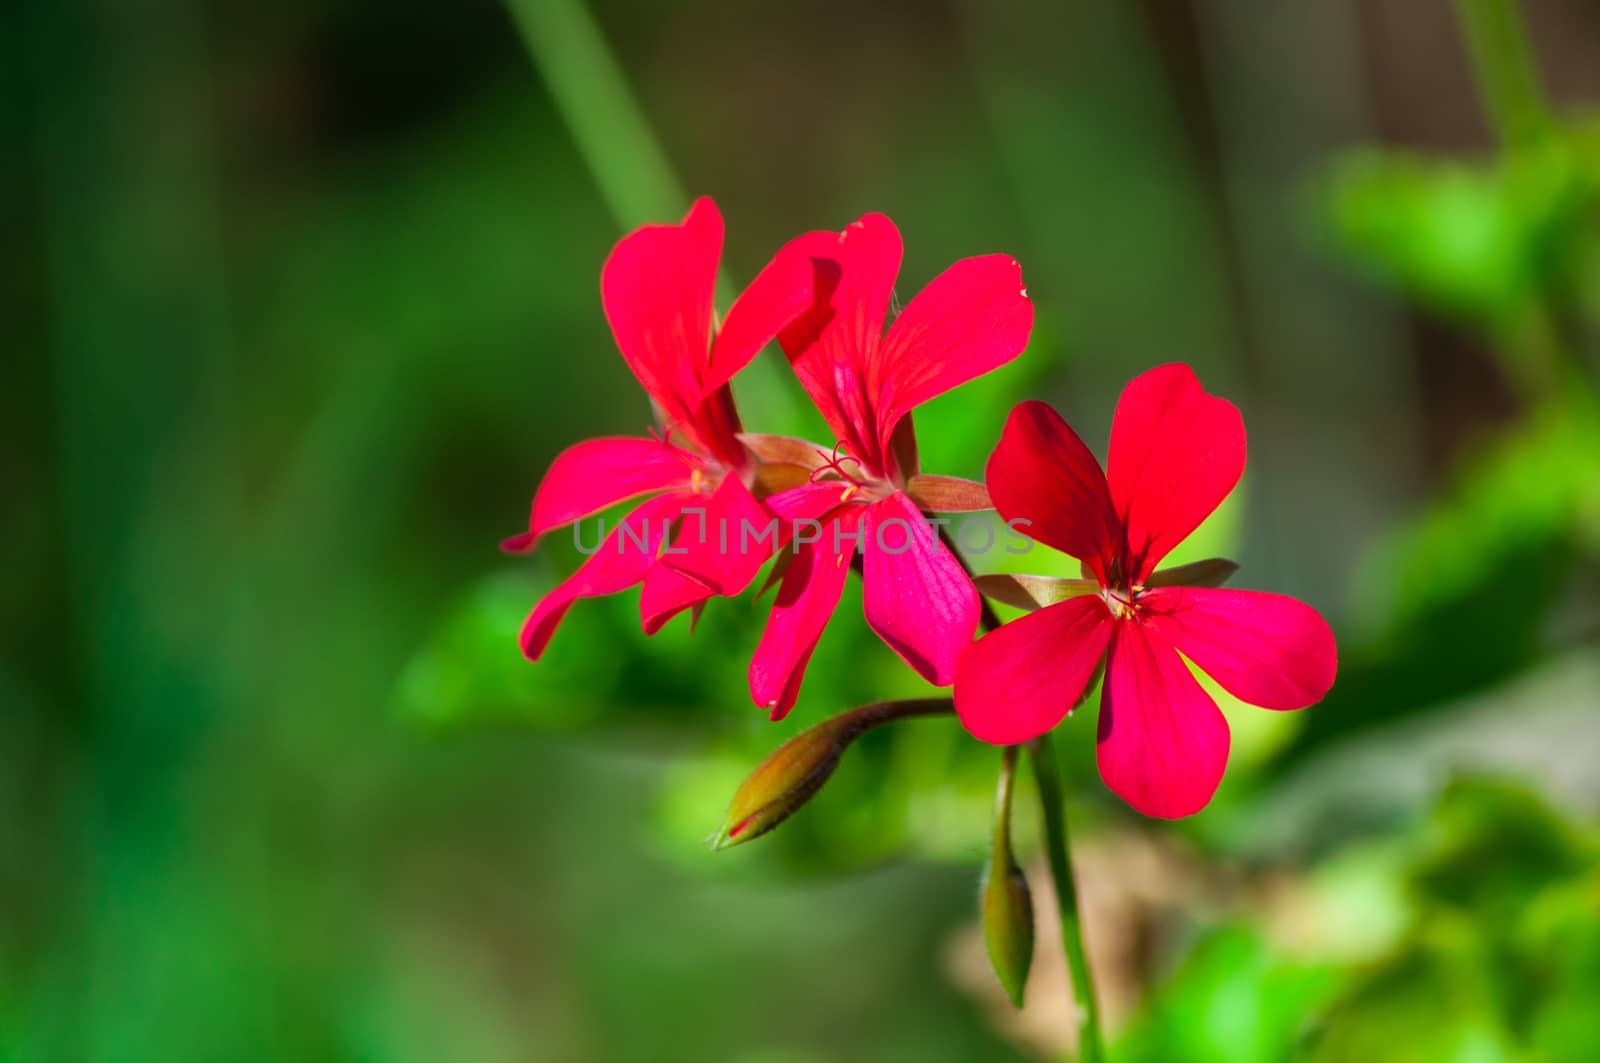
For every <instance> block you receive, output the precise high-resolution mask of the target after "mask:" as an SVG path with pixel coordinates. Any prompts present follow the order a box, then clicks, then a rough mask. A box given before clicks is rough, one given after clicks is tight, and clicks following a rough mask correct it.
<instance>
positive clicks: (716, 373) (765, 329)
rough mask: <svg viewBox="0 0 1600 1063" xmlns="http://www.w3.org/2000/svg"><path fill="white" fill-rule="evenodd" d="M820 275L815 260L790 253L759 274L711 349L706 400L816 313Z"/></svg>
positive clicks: (779, 256)
mask: <svg viewBox="0 0 1600 1063" xmlns="http://www.w3.org/2000/svg"><path fill="white" fill-rule="evenodd" d="M814 276H815V270H814V268H813V267H812V265H811V260H810V259H809V258H807V257H806V256H805V255H803V254H799V253H797V252H796V251H795V250H793V249H792V247H785V248H784V249H783V250H781V251H779V252H778V253H777V255H775V256H774V257H773V259H772V261H771V262H768V263H767V265H766V268H764V269H763V270H762V271H761V272H760V273H758V274H756V279H755V280H753V281H751V282H750V285H749V287H747V288H746V289H745V290H744V292H743V293H742V294H741V295H740V296H739V297H738V298H737V299H735V300H734V302H733V305H732V306H731V307H729V308H728V316H727V318H726V319H725V320H724V321H723V322H722V328H720V329H719V330H718V331H717V337H716V339H715V340H713V341H712V344H711V364H710V367H709V369H708V371H707V372H706V373H705V374H703V375H702V378H701V381H700V386H701V387H702V388H703V389H704V393H705V394H709V393H710V392H712V391H715V390H716V389H717V388H719V387H721V386H722V385H724V384H726V383H727V382H728V381H730V380H732V379H733V377H734V374H736V373H737V372H739V370H741V369H743V368H744V367H745V366H747V365H749V364H750V360H751V359H752V358H754V357H755V356H756V355H757V354H759V353H760V352H761V348H763V347H765V346H766V345H767V344H769V343H771V342H772V341H773V340H775V339H777V337H778V331H779V330H780V329H782V328H783V327H784V326H785V325H787V324H789V323H790V322H792V321H793V320H794V319H795V318H797V317H799V316H800V315H801V314H803V313H805V312H806V311H807V310H808V309H810V308H811V306H812V304H813V302H814V301H815V298H816V295H815V293H814V291H813V290H812V280H813V278H814Z"/></svg>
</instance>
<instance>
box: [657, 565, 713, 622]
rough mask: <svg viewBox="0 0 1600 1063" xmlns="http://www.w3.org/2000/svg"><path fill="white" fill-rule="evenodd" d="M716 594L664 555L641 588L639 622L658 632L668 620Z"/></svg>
mask: <svg viewBox="0 0 1600 1063" xmlns="http://www.w3.org/2000/svg"><path fill="white" fill-rule="evenodd" d="M713 597H715V592H714V591H712V589H711V588H710V587H707V586H706V585H705V584H704V583H701V582H700V581H699V580H696V579H692V578H691V577H689V576H685V575H684V574H683V573H682V572H679V571H677V570H676V569H673V568H669V567H668V566H667V565H666V564H664V563H663V560H662V559H657V560H656V563H655V564H653V565H651V566H650V570H649V571H648V572H646V573H645V575H644V586H642V587H640V588H639V626H640V627H642V628H643V629H644V633H645V634H646V635H654V634H655V633H656V632H657V631H660V630H661V629H662V628H663V627H665V626H666V623H667V621H669V620H671V619H672V618H673V617H675V616H677V615H678V614H679V613H681V612H683V611H684V610H685V609H692V608H694V607H695V606H697V605H701V604H704V603H705V602H706V601H708V600H710V599H711V598H713Z"/></svg>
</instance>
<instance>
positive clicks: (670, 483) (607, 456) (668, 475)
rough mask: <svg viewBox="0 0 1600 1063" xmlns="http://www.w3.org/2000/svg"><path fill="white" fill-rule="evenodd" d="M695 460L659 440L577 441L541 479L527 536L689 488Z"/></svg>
mask: <svg viewBox="0 0 1600 1063" xmlns="http://www.w3.org/2000/svg"><path fill="white" fill-rule="evenodd" d="M693 461H695V458H694V455H692V454H690V453H689V452H687V451H683V450H679V449H678V448H676V447H669V446H666V445H665V444H663V443H662V442H661V441H659V440H656V439H636V438H633V437H631V436H608V437H606V438H603V439H586V440H584V441H583V442H582V443H577V444H574V445H573V446H570V447H568V448H567V449H566V450H563V451H562V452H561V453H560V454H557V455H556V460H555V461H553V462H551V463H550V471H549V472H547V473H545V474H544V479H543V480H541V481H539V489H538V491H536V492H535V493H534V496H533V512H532V513H531V514H530V516H529V518H528V535H529V536H531V537H532V538H534V539H537V538H538V537H539V536H541V535H543V534H544V533H545V532H547V531H550V530H551V529H552V528H559V527H561V526H562V525H563V524H571V523H572V522H573V521H575V520H582V519H583V518H584V517H588V516H591V515H593V514H595V513H598V512H600V511H601V510H602V509H605V508H606V507H607V506H611V505H615V504H616V503H618V502H621V501H622V500H623V499H625V498H632V497H634V496H635V495H642V494H644V493H645V492H647V491H661V490H665V489H667V488H670V487H677V486H680V485H683V486H687V484H688V482H689V478H690V475H691V473H692V471H693V470H692V469H691V467H690V463H691V462H693ZM517 538H519V539H520V538H521V537H517ZM509 541H510V540H508V542H509ZM527 545H531V542H530V543H528V544H527Z"/></svg>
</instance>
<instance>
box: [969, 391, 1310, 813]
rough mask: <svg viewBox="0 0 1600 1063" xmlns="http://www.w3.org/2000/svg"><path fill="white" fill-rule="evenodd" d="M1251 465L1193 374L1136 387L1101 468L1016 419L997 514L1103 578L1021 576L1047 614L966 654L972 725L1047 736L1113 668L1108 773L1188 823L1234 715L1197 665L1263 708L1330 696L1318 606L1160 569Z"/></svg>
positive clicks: (1102, 733) (1102, 732)
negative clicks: (1204, 682)
mask: <svg viewBox="0 0 1600 1063" xmlns="http://www.w3.org/2000/svg"><path fill="white" fill-rule="evenodd" d="M1244 462H1245V435H1244V421H1243V420H1242V419H1241V418H1240V416H1239V411H1238V410H1237V409H1236V408H1235V407H1234V406H1233V405H1232V404H1231V403H1229V402H1227V401H1226V400H1224V399H1220V398H1217V397H1215V396H1212V395H1208V394H1206V392H1205V391H1204V390H1202V388H1201V387H1200V383H1199V381H1197V380H1196V379H1195V376H1194V373H1193V372H1191V371H1190V369H1189V368H1188V367H1187V366H1183V365H1168V366H1162V367H1160V368H1159V369H1152V370H1151V371H1150V372H1148V373H1145V374H1144V375H1143V376H1140V377H1138V378H1137V379H1135V380H1134V381H1133V382H1132V383H1130V384H1129V385H1128V387H1127V389H1126V390H1125V391H1124V392H1123V393H1122V400H1121V402H1119V403H1118V405H1117V413H1116V418H1115V420H1114V421H1113V423H1112V428H1111V449H1110V451H1109V453H1108V455H1107V458H1106V472H1105V473H1102V472H1101V471H1100V466H1099V464H1098V463H1097V462H1096V461H1095V459H1094V455H1092V454H1091V453H1090V452H1089V448H1088V447H1086V446H1084V444H1083V441H1082V440H1080V439H1079V438H1078V437H1077V435H1076V434H1074V432H1073V431H1072V429H1071V428H1069V427H1068V426H1067V423H1066V422H1065V421H1063V420H1062V419H1061V416H1060V415H1059V414H1057V413H1056V412H1055V411H1054V410H1052V409H1051V408H1050V407H1049V406H1047V405H1045V404H1044V403H1042V402H1025V403H1022V404H1021V405H1019V406H1018V407H1017V408H1016V409H1014V410H1012V411H1011V416H1010V418H1009V420H1008V421H1007V422H1006V428H1005V433H1004V435H1003V436H1002V437H1001V439H1000V444H999V446H997V447H996V448H995V451H994V454H993V455H992V456H991V457H990V458H989V466H988V485H989V493H990V496H991V497H992V498H993V499H994V504H995V508H996V509H997V510H999V512H1000V514H1001V516H1003V517H1005V518H1006V520H1007V521H1012V522H1017V526H1018V527H1019V530H1024V531H1026V533H1027V534H1028V535H1030V536H1031V537H1032V538H1034V539H1036V540H1038V541H1039V542H1041V543H1045V544H1046V545H1048V546H1052V547H1054V548H1056V549H1057V550H1061V551H1063V552H1064V553H1067V554H1071V555H1072V556H1073V557H1076V558H1078V559H1079V560H1081V561H1082V562H1083V564H1084V566H1085V568H1086V569H1087V572H1088V573H1089V574H1092V575H1093V577H1094V578H1093V580H1092V581H1091V580H1044V579H1040V578H1036V577H1024V578H1023V584H1024V585H1025V586H1027V587H1028V588H1029V589H1030V590H1031V591H1032V592H1033V597H1034V599H1035V604H1038V605H1044V606H1045V608H1041V609H1039V610H1038V611H1037V612H1034V613H1031V614H1029V615H1027V616H1024V617H1022V618H1020V619H1018V620H1014V621H1012V622H1011V623H1009V624H1006V625H1004V626H1003V627H1001V628H1000V629H999V630H997V631H994V632H992V633H990V634H988V635H986V636H984V637H983V638H982V639H980V640H978V642H976V643H974V644H973V646H972V647H971V649H970V650H968V652H967V653H966V654H965V655H964V656H963V658H962V660H961V664H960V667H959V669H958V670H957V673H956V682H955V702H956V711H957V712H958V713H959V714H960V717H961V721H962V723H963V724H964V725H965V726H966V728H967V730H968V731H970V732H972V734H973V735H975V736H976V737H978V738H981V739H983V740H984V741H986V742H993V743H995V744H997V745H1014V744H1016V743H1019V742H1026V741H1028V740H1029V739H1032V738H1034V737H1036V736H1038V735H1041V734H1044V733H1045V732H1046V731H1049V730H1050V729H1051V728H1053V727H1054V726H1055V725H1056V724H1058V723H1060V722H1061V720H1062V719H1063V718H1064V717H1065V716H1066V715H1067V714H1068V713H1069V712H1071V711H1072V709H1073V707H1074V706H1075V705H1076V704H1077V703H1078V701H1079V700H1080V699H1081V698H1082V696H1083V693H1084V691H1085V690H1086V689H1087V688H1088V686H1089V684H1090V683H1091V682H1092V681H1093V678H1094V675H1095V672H1096V670H1097V669H1098V668H1099V667H1100V665H1101V663H1102V661H1103V662H1104V664H1105V685H1104V687H1103V689H1102V692H1101V698H1100V726H1099V738H1098V759H1099V764H1100V775H1101V777H1102V778H1103V779H1104V780H1105V782H1106V785H1107V786H1109V787H1111V789H1112V790H1114V791H1116V792H1117V793H1118V794H1119V795H1121V796H1122V798H1123V799H1124V800H1126V801H1127V802H1128V803H1129V804H1131V805H1132V806H1133V807H1134V808H1136V809H1138V810H1139V811H1140V812H1143V813H1144V814H1146V815H1149V816H1164V817H1176V816H1187V815H1190V814H1191V813H1194V812H1198V811H1199V810H1200V809H1202V808H1204V807H1205V805H1206V803H1207V802H1209V801H1210V800H1211V795H1212V794H1213V793H1214V792H1215V791H1216V788H1217V784H1218V783H1219V782H1221V781H1222V773H1223V769H1224V768H1225V767H1226V765H1227V760H1228V724H1227V721H1226V720H1225V719H1224V718H1223V715H1222V712H1221V710H1219V709H1218V708H1217V705H1216V703H1215V702H1214V701H1212V699H1211V697H1210V695H1208V694H1207V693H1206V692H1205V691H1204V690H1203V689H1201V687H1200V684H1199V683H1198V682H1197V681H1196V680H1195V677H1194V676H1193V675H1192V674H1191V673H1190V671H1189V668H1188V665H1186V664H1185V663H1184V659H1185V658H1187V659H1188V660H1189V661H1190V662H1193V664H1194V665H1195V666H1196V667H1198V668H1199V669H1200V670H1201V671H1203V672H1205V673H1206V674H1207V675H1209V676H1211V678H1212V679H1214V680H1216V681H1217V683H1218V684H1220V685H1221V686H1222V687H1223V689H1225V690H1227V691H1228V692H1229V693H1231V694H1233V695H1234V696H1235V697H1237V698H1239V699H1240V700H1241V701H1245V702H1248V703H1249V704H1252V705H1259V706H1261V707H1263V708H1268V709H1299V708H1304V707H1305V706H1307V705H1310V704H1312V703H1314V702H1316V701H1319V700H1321V699H1322V696H1323V695H1324V694H1326V693H1327V692H1328V689H1329V687H1331V686H1332V685H1333V678H1334V672H1335V671H1336V669H1337V667H1338V656H1337V651H1336V649H1335V646H1334V641H1333V632H1332V631H1330V630H1329V628H1328V625H1327V622H1326V621H1324V620H1323V619H1322V617H1321V616H1320V615H1319V614H1318V613H1317V612H1316V610H1314V609H1312V608H1311V607H1310V606H1308V605H1306V604H1304V603H1303V602H1299V601H1296V600H1295V599H1293V598H1288V597H1285V596H1283V595H1280V594H1266V593H1262V592H1259V591H1235V590H1221V589H1214V588H1208V587H1191V586H1182V585H1181V584H1182V583H1183V582H1184V575H1185V571H1184V569H1174V570H1170V571H1169V572H1157V571H1156V570H1155V569H1156V565H1157V564H1159V563H1160V561H1161V560H1162V558H1164V557H1166V555H1167V554H1168V553H1169V552H1171V550H1172V548H1173V547H1175V546H1177V545H1178V544H1179V543H1180V542H1182V541H1183V539H1184V538H1186V537H1187V536H1188V535H1189V533H1190V532H1192V531H1194V529H1195V528H1197V527H1199V525H1200V522H1201V521H1203V520H1205V518H1206V517H1207V516H1209V515H1210V513H1211V512H1212V511H1213V510H1214V509H1216V508H1217V506H1218V504H1219V503H1221V501H1222V500H1223V499H1224V498H1226V497H1227V495H1228V492H1230V491H1231V490H1233V487H1234V485H1235V484H1236V483H1238V481H1239V477H1240V475H1241V474H1243V472H1244ZM1024 521H1025V522H1027V523H1026V525H1023V524H1022V523H1021V522H1024ZM1180 654H1181V656H1180Z"/></svg>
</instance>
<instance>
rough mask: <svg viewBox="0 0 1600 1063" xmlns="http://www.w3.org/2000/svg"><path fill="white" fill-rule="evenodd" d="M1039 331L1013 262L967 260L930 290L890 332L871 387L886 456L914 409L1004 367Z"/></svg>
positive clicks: (985, 257)
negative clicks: (897, 429) (904, 419)
mask: <svg viewBox="0 0 1600 1063" xmlns="http://www.w3.org/2000/svg"><path fill="white" fill-rule="evenodd" d="M1032 331H1033V303H1032V302H1031V301H1030V300H1029V299H1028V294H1027V289H1025V288H1024V287H1023V286H1022V266H1021V265H1019V264H1018V263H1017V260H1016V259H1014V258H1011V257H1010V256H1009V255H982V256H980V257H978V258H967V259H962V260H961V261H960V262H957V263H956V264H955V265H953V266H951V267H950V268H949V269H947V270H945V271H944V272H943V273H941V274H939V276H937V277H935V278H934V279H933V280H932V281H931V282H929V284H928V286H927V287H926V288H923V289H922V291H920V292H918V293H917V296H916V298H914V299H912V300H911V302H910V303H908V304H907V305H906V308H905V310H904V311H902V312H901V314H900V316H899V317H897V318H895V320H894V324H892V325H891V326H890V327H889V334H888V335H887V336H886V337H884V340H883V346H882V348H881V349H880V351H879V353H878V357H877V358H876V360H875V363H874V366H873V367H874V369H875V370H876V372H875V374H874V375H873V377H872V378H871V380H870V383H871V386H872V395H873V398H874V402H875V405H876V408H877V413H878V423H877V431H878V439H879V441H880V444H881V445H882V447H883V448H884V450H886V451H887V450H888V449H889V439H890V436H891V435H892V434H893V433H894V429H895V426H896V425H898V424H899V423H900V418H902V417H904V416H905V415H906V414H907V413H909V412H910V411H911V410H912V409H914V408H915V407H917V406H919V405H921V404H922V403H924V402H927V401H928V400H929V399H931V398H934V397H935V396H937V395H942V394H944V393H945V392H946V391H949V390H950V389H951V388H954V387H957V386H959V385H961V384H964V383H966V382H967V381H969V380H971V379H972V378H974V377H977V376H982V375H983V374H984V373H987V372H989V371H990V370H991V369H997V368H999V367H1000V366H1002V365H1005V364H1006V363H1007V362H1009V361H1011V359H1013V358H1015V357H1016V356H1017V355H1019V354H1021V353H1022V348H1024V347H1026V346H1027V345H1028V334H1029V333H1030V332H1032Z"/></svg>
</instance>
